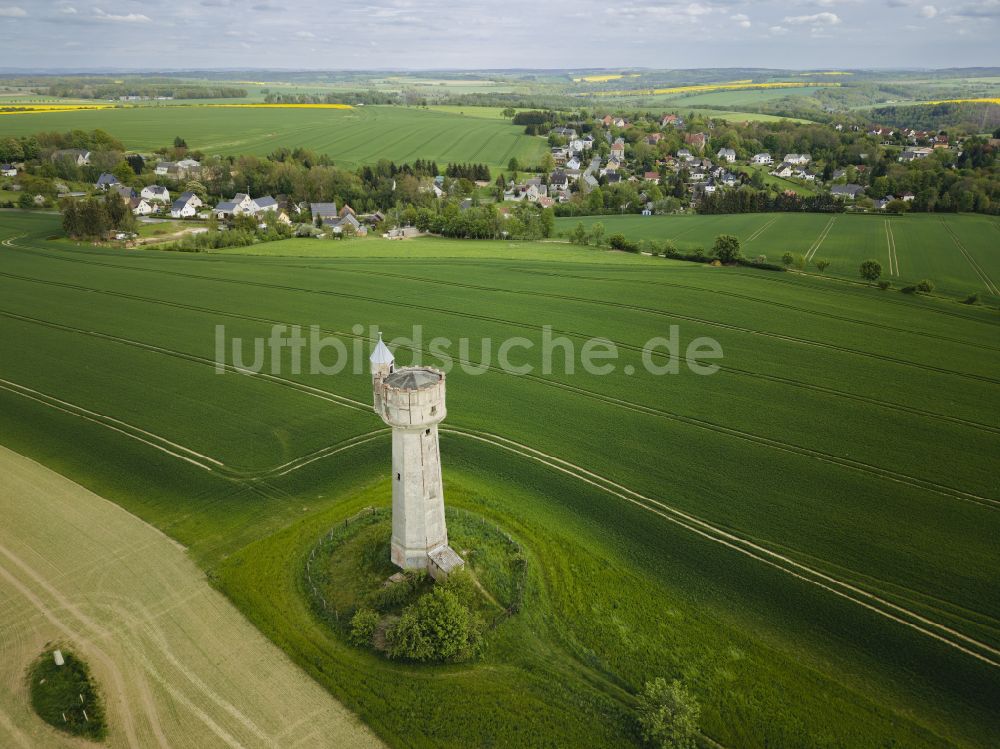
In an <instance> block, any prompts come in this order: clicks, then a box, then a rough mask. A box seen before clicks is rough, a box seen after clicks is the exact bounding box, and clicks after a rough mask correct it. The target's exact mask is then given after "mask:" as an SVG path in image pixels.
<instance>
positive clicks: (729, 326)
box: [8, 245, 1000, 384]
mask: <svg viewBox="0 0 1000 749" xmlns="http://www.w3.org/2000/svg"><path fill="white" fill-rule="evenodd" d="M8 246H12V247H17V248H18V249H20V250H21V251H25V252H28V253H30V254H41V255H43V256H45V257H49V258H52V259H55V260H61V261H65V262H74V263H81V264H84V265H96V266H103V267H109V268H115V269H118V270H125V271H131V272H140V273H155V274H161V275H168V276H175V277H178V278H191V279H194V280H198V281H207V282H210V283H228V284H233V285H236V286H248V287H252V288H264V289H274V290H276V291H292V292H298V293H303V294H315V295H320V296H332V297H337V298H342V299H353V300H357V301H363V302H372V303H376V304H384V305H387V306H394V307H402V308H406V309H417V310H421V311H426V312H434V313H438V314H442V315H448V316H452V317H455V316H457V317H462V318H465V319H469V318H471V319H477V320H484V321H487V322H493V323H499V324H502V325H511V326H516V327H531V326H530V325H528V324H527V323H523V322H519V321H516V320H506V319H504V318H498V317H492V316H489V315H478V314H473V313H471V312H469V311H467V310H465V311H456V310H452V309H448V308H444V307H435V306H432V305H425V304H417V303H415V302H403V301H400V300H398V299H384V298H379V297H371V296H366V295H364V294H351V293H347V292H340V291H333V290H330V289H310V288H305V287H301V286H291V285H287V284H274V283H266V282H263V281H249V280H245V279H242V280H241V279H234V278H222V277H218V276H204V275H201V274H198V273H186V272H181V271H171V270H165V269H161V268H137V267H134V266H127V265H118V264H117V263H105V262H98V261H93V260H83V259H80V258H69V257H62V256H59V255H54V254H51V253H48V252H44V251H40V250H37V249H32V248H24V247H21V246H19V245H8ZM510 293H517V292H510ZM536 295H537V296H541V297H545V298H552V299H558V300H563V301H574V302H582V303H587V304H593V305H597V306H605V307H611V308H615V309H626V310H633V311H636V312H641V313H644V314H651V315H656V316H659V317H667V318H672V319H677V320H684V321H686V322H693V323H698V324H702V325H707V326H710V327H716V328H721V329H723V330H730V331H734V332H737V333H743V334H746V335H753V336H760V337H764V338H770V339H773V340H779V341H785V342H788V343H794V344H798V345H804V346H811V347H815V348H820V349H827V350H832V351H837V352H840V353H846V354H850V355H852V356H860V357H865V358H870V359H876V360H880V361H886V362H890V363H893V364H898V365H902V366H907V367H914V368H917V369H920V370H921V371H934V372H939V373H941V374H946V375H952V376H956V377H963V378H966V379H971V380H978V381H981V382H988V383H990V384H1000V379H998V378H995V377H991V376H988V375H981V374H974V373H971V372H963V371H960V370H954V369H948V368H946V367H938V366H934V365H930V364H926V363H920V362H915V361H912V360H909V359H903V358H900V357H894V356H890V355H888V354H880V353H875V352H872V351H863V350H861V349H854V348H851V347H849V346H843V345H839V344H834V343H828V342H825V341H818V340H813V339H810V338H801V337H799V336H794V335H789V334H784V333H775V332H773V331H768V330H763V329H757V328H750V327H745V326H742V325H736V324H734V323H725V322H720V321H717V320H709V319H707V318H702V317H696V316H694V315H686V314H681V313H677V312H672V311H670V310H662V309H656V308H653V307H645V306H641V305H634V304H626V303H623V302H609V301H602V300H595V299H590V298H586V297H574V296H569V295H563V294H536Z"/></svg>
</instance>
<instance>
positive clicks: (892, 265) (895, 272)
mask: <svg viewBox="0 0 1000 749" xmlns="http://www.w3.org/2000/svg"><path fill="white" fill-rule="evenodd" d="M885 243H886V246H887V247H888V248H889V275H890V276H896V277H897V278H898V277H899V258H898V257H897V256H896V237H895V236H893V234H892V225H891V224H890V223H889V219H886V220H885Z"/></svg>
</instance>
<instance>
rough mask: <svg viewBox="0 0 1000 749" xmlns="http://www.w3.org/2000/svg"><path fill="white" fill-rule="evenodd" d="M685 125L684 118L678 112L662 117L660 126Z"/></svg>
mask: <svg viewBox="0 0 1000 749" xmlns="http://www.w3.org/2000/svg"><path fill="white" fill-rule="evenodd" d="M668 126H669V127H684V120H683V119H681V118H680V117H678V116H677V115H676V114H665V115H663V117H662V118H661V119H660V127H668Z"/></svg>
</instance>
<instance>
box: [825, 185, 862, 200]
mask: <svg viewBox="0 0 1000 749" xmlns="http://www.w3.org/2000/svg"><path fill="white" fill-rule="evenodd" d="M864 191H865V188H863V187H862V186H861V185H853V184H847V185H834V186H833V187H831V188H830V194H831V195H832V196H833V197H835V198H841V199H844V200H854V199H855V198H857V197H858V196H859V195H862V194H864Z"/></svg>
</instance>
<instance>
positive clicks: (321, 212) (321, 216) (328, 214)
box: [309, 203, 340, 224]
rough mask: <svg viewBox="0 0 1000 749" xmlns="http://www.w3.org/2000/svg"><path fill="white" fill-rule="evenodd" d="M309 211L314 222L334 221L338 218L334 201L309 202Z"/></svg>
mask: <svg viewBox="0 0 1000 749" xmlns="http://www.w3.org/2000/svg"><path fill="white" fill-rule="evenodd" d="M309 211H310V213H312V217H313V222H314V223H320V222H322V223H324V224H326V223H336V222H337V220H338V219H339V218H340V215H339V214H338V213H337V204H336V203H310V204H309Z"/></svg>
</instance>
